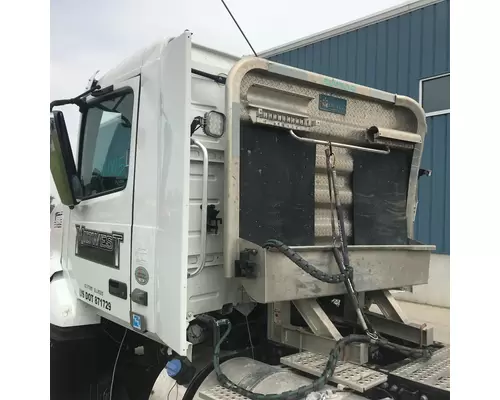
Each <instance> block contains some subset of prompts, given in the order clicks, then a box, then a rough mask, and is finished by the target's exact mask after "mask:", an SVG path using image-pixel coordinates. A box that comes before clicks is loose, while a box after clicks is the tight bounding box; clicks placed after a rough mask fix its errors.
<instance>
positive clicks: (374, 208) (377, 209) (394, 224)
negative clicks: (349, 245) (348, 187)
mask: <svg viewBox="0 0 500 400" xmlns="http://www.w3.org/2000/svg"><path fill="white" fill-rule="evenodd" d="M410 165H411V153H410V152H408V151H401V150H394V149H393V150H392V151H391V153H390V154H389V155H380V154H372V153H361V152H356V153H355V154H354V170H353V211H354V244H357V245H405V244H408V235H407V228H406V197H407V192H408V179H409V171H410Z"/></svg>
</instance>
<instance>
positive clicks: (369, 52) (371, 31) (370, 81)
mask: <svg viewBox="0 0 500 400" xmlns="http://www.w3.org/2000/svg"><path fill="white" fill-rule="evenodd" d="M366 31H367V35H368V42H367V49H366V86H370V87H375V67H376V64H377V26H376V25H370V26H368V27H366Z"/></svg>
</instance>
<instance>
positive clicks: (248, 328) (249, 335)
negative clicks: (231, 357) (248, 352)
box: [245, 315, 255, 360]
mask: <svg viewBox="0 0 500 400" xmlns="http://www.w3.org/2000/svg"><path fill="white" fill-rule="evenodd" d="M245 320H246V321H247V331H248V340H249V341H250V348H251V349H252V359H254V360H255V353H254V350H253V342H252V333H251V332H250V323H249V322H248V315H245Z"/></svg>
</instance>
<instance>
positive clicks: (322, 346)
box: [267, 301, 368, 365]
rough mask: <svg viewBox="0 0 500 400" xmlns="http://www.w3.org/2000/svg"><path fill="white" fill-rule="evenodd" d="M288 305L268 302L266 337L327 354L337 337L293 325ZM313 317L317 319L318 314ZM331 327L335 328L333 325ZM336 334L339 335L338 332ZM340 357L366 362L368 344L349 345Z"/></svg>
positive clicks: (360, 363)
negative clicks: (322, 334)
mask: <svg viewBox="0 0 500 400" xmlns="http://www.w3.org/2000/svg"><path fill="white" fill-rule="evenodd" d="M290 307H291V302H290V301H283V302H279V303H271V304H269V312H268V324H267V326H268V331H267V337H268V339H269V340H272V341H274V342H277V343H281V344H284V345H286V346H291V347H295V348H296V349H298V350H299V351H303V350H307V351H311V352H314V353H318V354H324V355H328V354H329V353H330V351H331V349H332V348H333V346H334V345H335V342H336V341H337V340H338V339H334V338H333V336H331V335H327V336H320V335H317V334H315V333H311V332H309V331H308V330H306V329H304V328H300V327H296V326H293V325H292V324H291V323H290ZM303 307H304V308H306V309H307V308H309V305H303ZM299 308H302V307H301V306H300V305H299V307H297V309H298V310H299ZM309 311H311V310H309ZM299 312H300V310H299ZM311 314H313V315H314V313H312V312H309V316H311ZM314 318H318V319H319V316H318V317H314ZM304 319H305V318H304ZM306 321H307V320H306ZM310 322H311V321H310ZM308 324H309V322H308ZM317 324H319V325H320V326H321V324H322V323H319V322H317ZM316 326H318V325H316ZM333 328H334V329H335V330H336V328H335V326H334V327H333ZM311 329H312V328H311ZM320 329H321V328H320ZM326 329H328V328H326ZM338 335H339V336H340V333H338ZM340 337H341V336H340ZM342 358H343V359H345V360H348V361H350V362H353V363H355V364H359V365H363V364H366V363H367V362H368V345H367V344H365V343H363V344H353V345H349V346H347V348H346V349H345V354H343V355H342Z"/></svg>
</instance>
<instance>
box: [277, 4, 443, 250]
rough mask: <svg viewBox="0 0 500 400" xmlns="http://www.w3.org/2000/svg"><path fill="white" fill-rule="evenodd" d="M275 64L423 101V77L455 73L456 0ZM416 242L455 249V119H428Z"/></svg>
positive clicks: (301, 51)
mask: <svg viewBox="0 0 500 400" xmlns="http://www.w3.org/2000/svg"><path fill="white" fill-rule="evenodd" d="M271 60H273V61H276V62H280V63H283V64H287V65H291V66H293V67H298V68H303V69H306V70H309V71H313V72H317V73H321V74H324V75H329V76H333V77H336V78H339V79H344V80H347V81H351V82H355V83H359V84H361V85H366V86H370V87H374V88H377V89H381V90H385V91H388V92H393V93H398V94H402V95H406V96H410V97H413V98H414V99H415V100H417V101H418V99H419V81H420V79H423V78H427V77H431V76H435V75H440V74H444V73H448V72H450V2H449V0H444V1H442V2H440V3H437V4H433V5H430V6H427V7H424V8H421V9H419V10H415V11H412V12H410V13H408V14H405V15H401V16H398V17H395V18H391V19H388V20H386V21H383V22H379V23H377V24H374V25H370V26H367V27H364V28H361V29H358V30H355V31H351V32H348V33H345V34H342V35H339V36H335V37H332V38H329V39H325V40H323V41H321V42H317V43H314V44H310V45H307V46H305V47H302V48H299V49H296V50H292V51H289V52H286V53H283V54H279V55H276V56H273V57H271ZM427 123H428V133H427V138H426V142H425V150H424V155H423V160H422V168H425V169H431V170H432V176H431V177H422V178H421V179H420V183H419V206H418V213H417V221H416V224H415V235H416V239H417V240H419V241H421V242H423V243H427V244H435V245H436V246H437V252H438V253H445V254H449V251H450V164H449V160H450V116H449V115H440V116H436V117H430V118H428V119H427Z"/></svg>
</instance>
